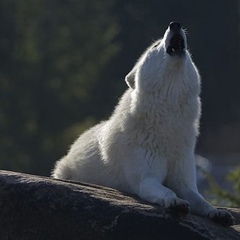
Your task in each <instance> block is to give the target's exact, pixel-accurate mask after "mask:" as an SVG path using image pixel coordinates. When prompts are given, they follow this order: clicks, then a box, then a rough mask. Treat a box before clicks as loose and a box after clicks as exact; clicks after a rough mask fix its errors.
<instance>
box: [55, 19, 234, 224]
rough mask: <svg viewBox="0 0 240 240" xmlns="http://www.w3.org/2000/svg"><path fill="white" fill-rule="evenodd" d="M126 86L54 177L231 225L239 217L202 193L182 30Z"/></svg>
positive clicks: (172, 28) (194, 85)
mask: <svg viewBox="0 0 240 240" xmlns="http://www.w3.org/2000/svg"><path fill="white" fill-rule="evenodd" d="M125 81H126V83H127V85H128V86H129V88H128V90H126V92H125V93H124V94H123V96H122V98H121V99H120V101H119V103H118V105H117V106H116V108H115V111H114V112H113V114H112V116H111V117H110V118H109V119H108V120H107V121H104V122H101V123H99V124H98V125H96V126H94V127H92V128H91V129H89V130H88V131H86V132H85V133H83V134H82V135H81V136H80V137H79V138H78V139H77V140H76V142H75V143H74V144H73V145H72V147H71V148H70V150H69V152H68V154H67V155H66V156H65V157H63V158H62V159H60V160H59V161H58V162H57V163H56V165H55V168H54V170H53V173H52V176H53V177H54V178H58V179H70V180H76V181H84V182H89V183H95V184H100V185H104V186H108V187H112V188H116V189H119V190H122V191H125V192H129V193H134V194H137V195H138V196H140V197H141V198H142V199H144V200H146V201H148V202H150V203H155V204H158V205H160V206H163V207H165V208H168V209H169V210H171V209H172V210H174V211H175V212H176V211H177V212H180V213H181V212H182V213H184V214H187V213H188V212H189V211H191V212H192V213H194V214H196V215H200V216H204V217H207V218H210V219H212V220H213V221H215V222H218V223H220V224H222V225H225V226H229V225H232V224H233V221H234V220H233V217H232V215H231V214H230V213H229V212H227V211H225V210H219V209H216V208H214V207H213V206H212V205H210V204H209V203H208V202H207V201H205V200H204V199H203V197H202V196H201V195H200V193H199V192H198V189H197V186H196V168H195V157H194V150H195V144H196V138H197V135H198V124H199V117H200V110H201V103H200V98H199V93H200V76H199V73H198V70H197V68H196V66H195V65H194V63H193V61H192V59H191V55H190V54H189V52H188V50H187V39H186V35H185V32H184V30H183V29H182V27H181V25H180V23H178V22H171V23H170V25H169V26H168V28H167V30H166V32H165V34H164V36H163V38H162V39H160V40H158V41H156V42H155V43H154V44H152V45H151V46H150V47H149V48H148V49H147V50H146V51H145V52H144V53H143V55H142V56H141V57H140V59H139V60H138V61H137V63H136V64H135V66H134V67H133V69H132V71H131V72H130V73H129V74H128V75H127V76H126V78H125Z"/></svg>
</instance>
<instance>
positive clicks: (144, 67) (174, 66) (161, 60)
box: [125, 22, 199, 91]
mask: <svg viewBox="0 0 240 240" xmlns="http://www.w3.org/2000/svg"><path fill="white" fill-rule="evenodd" d="M192 78H194V79H196V80H197V81H198V79H199V75H198V72H197V69H196V67H195V65H194V63H193V62H192V60H191V56H190V54H189V52H188V50H187V38H186V34H185V31H184V30H183V29H182V27H181V25H180V23H178V22H171V23H170V24H169V26H168V28H167V30H166V32H165V34H164V36H163V38H162V39H160V40H157V41H156V42H155V43H153V44H152V45H151V46H150V47H149V48H148V49H147V50H146V51H145V52H144V54H143V55H142V56H141V57H140V59H139V60H138V62H137V63H136V65H135V66H134V68H133V69H132V71H131V72H130V73H129V74H128V75H127V76H126V78H125V80H126V83H127V84H128V86H129V87H130V88H132V89H135V88H138V89H142V90H146V91H147V90H150V91H152V89H153V88H161V86H162V85H163V83H164V84H165V83H166V81H168V82H169V81H171V82H173V81H174V82H178V83H179V82H180V81H188V80H189V79H190V80H191V79H192Z"/></svg>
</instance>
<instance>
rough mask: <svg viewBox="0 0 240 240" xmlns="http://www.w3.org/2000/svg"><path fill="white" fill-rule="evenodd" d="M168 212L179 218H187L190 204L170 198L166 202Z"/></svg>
mask: <svg viewBox="0 0 240 240" xmlns="http://www.w3.org/2000/svg"><path fill="white" fill-rule="evenodd" d="M164 203H165V207H166V209H167V212H169V213H171V214H173V215H177V216H178V217H185V216H186V215H187V214H188V213H189V212H190V207H189V203H188V202H187V201H185V200H183V199H180V198H168V199H165V200H164Z"/></svg>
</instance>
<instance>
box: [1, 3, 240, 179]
mask: <svg viewBox="0 0 240 240" xmlns="http://www.w3.org/2000/svg"><path fill="white" fill-rule="evenodd" d="M239 12H240V1H237V0H231V1H229V0H211V1H210V0H196V1H192V0H185V1H181V0H168V1H161V0H135V1H123V0H101V1H98V0H81V1H78V0H68V1H64V0H51V1H47V0H45V1H44V0H21V1H16V0H1V1H0V168H1V169H7V170H14V171H21V172H27V173H35V174H41V175H49V174H50V171H51V169H52V167H53V165H54V162H55V161H56V160H57V159H59V158H60V157H61V156H63V155H64V154H65V153H66V152H67V150H68V148H69V145H71V143H72V142H73V141H74V139H75V138H76V137H77V136H78V135H79V134H80V133H81V132H82V131H83V130H84V129H86V128H88V127H90V126H91V125H93V124H95V123H97V122H98V121H100V120H103V119H106V118H107V117H108V116H109V115H110V114H111V112H112V111H113V109H114V106H115V105H116V104H117V102H118V99H119V97H120V96H121V95H122V93H123V92H124V90H125V89H126V88H127V85H126V84H125V82H124V77H125V75H126V74H127V73H128V72H129V71H130V70H131V68H132V67H133V65H134V63H135V61H136V60H137V58H138V57H139V56H140V55H141V53H142V52H143V51H144V50H145V49H146V47H147V46H148V45H149V44H151V43H152V42H153V41H154V40H156V39H158V38H159V37H161V36H163V34H164V32H165V30H166V28H167V26H168V24H169V22H170V21H172V20H177V21H179V22H180V23H181V24H182V25H183V26H184V27H185V28H186V29H187V32H188V36H187V37H188V44H189V48H190V51H191V53H192V57H193V60H194V62H195V63H196V65H197V66H198V68H199V70H200V74H201V76H202V94H201V97H202V104H203V109H202V118H201V135H200V138H199V141H198V145H197V148H196V152H197V153H198V154H201V155H202V156H205V157H207V156H209V155H216V156H219V155H225V154H233V153H234V154H238V153H240V109H239V105H240V93H239V89H240V83H239V81H240V79H239V73H240V72H239V71H240V66H239V55H240V49H239V47H240V34H239V29H240V28H239V23H240V15H239Z"/></svg>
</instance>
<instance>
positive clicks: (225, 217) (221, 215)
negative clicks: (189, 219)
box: [176, 188, 234, 226]
mask: <svg viewBox="0 0 240 240" xmlns="http://www.w3.org/2000/svg"><path fill="white" fill-rule="evenodd" d="M176 192H177V194H178V196H179V197H181V198H183V199H185V200H187V201H188V202H189V204H190V209H191V212H192V213H193V214H196V215H199V216H203V217H207V218H209V219H211V220H212V221H214V222H216V223H218V224H221V225H223V226H231V225H233V224H234V218H233V216H232V215H231V213H229V212H228V211H226V210H221V209H216V208H215V207H213V206H212V205H211V204H209V203H208V202H207V201H206V200H204V198H203V197H202V195H201V194H200V193H199V192H198V191H197V190H196V189H194V190H193V189H191V188H179V191H176Z"/></svg>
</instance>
